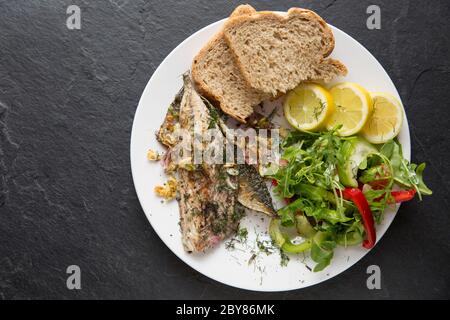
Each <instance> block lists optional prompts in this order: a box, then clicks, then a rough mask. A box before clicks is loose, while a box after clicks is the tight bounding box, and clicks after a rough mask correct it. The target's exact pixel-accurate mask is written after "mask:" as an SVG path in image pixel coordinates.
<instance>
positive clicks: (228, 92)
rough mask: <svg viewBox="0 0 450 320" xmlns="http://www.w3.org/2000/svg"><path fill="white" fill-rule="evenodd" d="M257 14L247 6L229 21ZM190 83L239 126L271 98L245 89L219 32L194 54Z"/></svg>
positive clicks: (241, 7) (242, 6)
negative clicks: (262, 103)
mask: <svg viewBox="0 0 450 320" xmlns="http://www.w3.org/2000/svg"><path fill="white" fill-rule="evenodd" d="M254 13H256V10H255V9H254V8H253V7H251V6H250V5H240V6H238V7H237V8H236V9H235V10H234V11H233V13H232V14H231V16H230V18H233V17H238V16H246V15H251V14H254ZM192 79H193V80H194V83H195V85H196V87H197V89H198V91H199V92H200V93H201V94H202V95H203V96H205V97H206V98H208V99H211V100H213V101H215V102H216V103H218V104H219V105H220V108H221V109H222V111H223V112H225V113H226V114H228V115H230V116H232V117H233V118H235V119H236V120H238V121H240V122H245V119H246V118H247V117H248V116H250V115H251V114H252V113H253V106H255V105H257V104H259V103H260V102H261V101H263V100H265V99H268V98H270V95H267V94H264V93H261V92H259V91H257V90H255V89H253V88H252V87H250V86H249V85H248V83H247V82H246V81H245V79H244V78H243V77H242V74H241V72H240V71H239V68H238V66H237V64H236V62H235V60H234V57H233V54H232V52H231V51H230V48H229V47H228V45H227V43H226V42H225V39H224V37H223V33H222V31H221V32H219V33H218V34H217V35H216V36H215V37H214V38H213V39H211V40H210V41H209V42H208V44H207V45H206V46H205V47H204V48H203V49H202V50H201V51H200V52H199V53H198V54H197V56H196V57H195V58H194V60H193V63H192Z"/></svg>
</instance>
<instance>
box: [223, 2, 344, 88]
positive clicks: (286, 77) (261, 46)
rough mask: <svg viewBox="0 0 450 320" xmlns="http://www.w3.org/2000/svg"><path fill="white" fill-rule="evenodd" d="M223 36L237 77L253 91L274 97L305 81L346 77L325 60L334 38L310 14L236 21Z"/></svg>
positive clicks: (260, 15)
mask: <svg viewBox="0 0 450 320" xmlns="http://www.w3.org/2000/svg"><path fill="white" fill-rule="evenodd" d="M223 33H224V38H225V40H226V42H227V44H228V46H229V47H230V49H231V51H232V53H233V55H234V56H235V61H236V63H237V64H238V67H239V70H240V71H241V74H242V76H243V77H244V78H245V80H246V82H247V83H248V84H249V85H250V86H251V87H252V88H254V89H256V90H257V91H258V92H263V93H266V94H271V95H272V96H276V95H278V94H279V93H285V92H287V91H288V90H291V89H293V88H294V87H296V86H297V85H298V84H299V83H300V82H302V81H305V80H308V79H317V78H318V77H319V76H322V77H323V78H322V79H324V80H325V79H327V80H330V79H331V78H333V77H334V76H336V75H345V74H346V68H345V66H344V65H343V64H342V63H340V62H338V61H337V60H333V61H329V60H326V59H325V58H326V57H328V56H329V55H330V54H331V52H332V51H333V49H334V36H333V33H332V31H331V29H330V28H329V27H328V25H327V24H326V22H325V21H324V20H323V19H322V18H321V17H320V16H318V15H317V14H316V13H314V12H313V11H310V10H306V9H300V8H291V9H290V10H289V11H288V13H287V15H279V14H276V13H273V12H258V13H254V14H251V15H245V16H236V17H233V18H230V19H229V20H228V21H227V22H226V24H225V27H224V29H223Z"/></svg>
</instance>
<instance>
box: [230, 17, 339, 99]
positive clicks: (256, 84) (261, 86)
mask: <svg viewBox="0 0 450 320" xmlns="http://www.w3.org/2000/svg"><path fill="white" fill-rule="evenodd" d="M292 19H300V20H306V21H311V22H314V24H315V25H319V28H320V30H319V31H320V33H321V34H322V40H321V45H322V47H321V48H320V49H321V51H320V54H319V56H320V55H321V58H319V60H317V63H320V62H321V61H322V60H323V59H325V58H326V57H328V56H329V55H330V54H331V53H332V51H333V49H334V46H335V40H334V36H333V33H332V31H331V28H330V27H329V26H328V25H327V23H326V22H325V21H324V20H323V19H322V18H321V17H320V16H319V15H317V14H316V13H315V12H313V11H311V10H307V9H301V8H291V9H289V10H288V12H287V14H286V15H280V14H278V13H274V12H270V11H262V12H257V13H255V14H252V15H246V16H237V17H233V18H230V19H229V20H228V21H227V22H226V23H225V26H224V29H223V32H224V38H225V40H226V42H227V44H228V46H229V47H230V48H231V51H232V53H233V56H234V58H235V60H236V63H237V65H238V67H239V70H240V71H241V73H242V75H243V77H244V78H245V80H246V82H247V83H249V84H250V85H251V86H252V87H253V88H255V89H257V90H259V91H260V92H264V93H271V94H272V95H273V96H275V95H277V94H278V93H279V92H282V93H284V92H286V91H287V90H290V89H292V88H293V87H295V86H296V85H297V84H298V82H299V81H304V80H307V78H308V77H304V78H303V79H297V81H295V82H296V83H293V82H292V83H291V84H290V85H280V86H278V87H277V86H276V85H275V83H273V82H272V83H273V87H271V88H269V86H268V84H267V83H268V82H269V81H265V82H264V80H262V79H263V78H261V77H262V76H260V74H259V68H258V76H255V70H252V71H250V70H251V69H249V68H248V63H246V62H245V61H242V60H241V58H242V56H243V53H242V52H243V47H239V45H238V44H236V43H234V41H233V34H234V33H235V32H236V29H238V28H239V27H244V26H245V27H248V26H249V25H251V24H253V23H255V22H256V23H257V22H262V23H264V22H267V21H268V20H270V21H273V22H275V23H279V24H280V25H283V24H285V23H286V22H289V21H290V20H292ZM247 36H248V35H247ZM241 41H242V40H241ZM238 42H239V41H238ZM241 43H242V42H241ZM236 46H238V47H239V48H237V47H236ZM253 48H254V47H253ZM253 48H252V49H253ZM266 49H267V48H266ZM254 51H256V52H258V49H255V50H254ZM244 52H245V51H244ZM265 52H267V51H264V53H263V55H264V54H265ZM244 60H245V59H244ZM247 60H248V59H247ZM341 65H342V64H341ZM265 66H267V64H266V65H265ZM342 66H343V65H342ZM343 67H344V69H345V66H343ZM262 68H264V66H262ZM339 69H341V71H340V72H343V71H344V69H342V68H337V69H336V70H339ZM345 70H346V69H345ZM265 72H266V71H265ZM261 81H263V82H262V83H261Z"/></svg>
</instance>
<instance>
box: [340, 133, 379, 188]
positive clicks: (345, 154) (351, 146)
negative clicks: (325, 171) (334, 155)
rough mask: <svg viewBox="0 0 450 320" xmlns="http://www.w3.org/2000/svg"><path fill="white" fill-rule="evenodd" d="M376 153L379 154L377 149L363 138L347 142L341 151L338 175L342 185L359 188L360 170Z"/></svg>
mask: <svg viewBox="0 0 450 320" xmlns="http://www.w3.org/2000/svg"><path fill="white" fill-rule="evenodd" d="M374 153H378V150H377V148H375V147H374V146H373V145H371V144H370V143H369V142H367V141H366V140H364V139H363V138H360V137H355V138H352V139H350V140H347V141H345V142H344V144H343V145H342V147H341V149H340V150H339V158H340V161H339V164H338V174H339V180H340V181H341V183H342V184H343V185H344V186H346V187H354V188H356V187H358V181H357V180H356V176H357V174H358V168H359V167H360V166H361V165H364V162H365V161H367V157H368V156H369V155H371V154H374Z"/></svg>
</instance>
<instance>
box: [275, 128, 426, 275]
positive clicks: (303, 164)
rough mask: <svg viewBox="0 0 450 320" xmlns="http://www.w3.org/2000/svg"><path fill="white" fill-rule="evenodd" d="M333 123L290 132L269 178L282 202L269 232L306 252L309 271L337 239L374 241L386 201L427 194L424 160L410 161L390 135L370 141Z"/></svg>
mask: <svg viewBox="0 0 450 320" xmlns="http://www.w3.org/2000/svg"><path fill="white" fill-rule="evenodd" d="M339 129H340V126H336V127H335V128H333V129H332V130H330V131H324V132H317V133H312V132H301V131H293V132H291V133H290V134H289V135H288V137H287V138H286V139H285V140H284V142H283V144H282V146H281V147H282V156H281V158H282V160H281V161H282V165H281V167H280V169H279V170H278V171H277V173H276V174H275V175H273V177H272V178H273V184H274V185H275V186H276V187H275V189H274V191H275V193H276V194H277V195H278V196H279V197H281V198H284V199H285V201H286V203H287V205H286V206H284V207H283V208H281V209H280V210H279V211H278V217H277V218H274V219H272V221H271V223H270V227H269V233H270V236H271V238H272V240H273V241H274V243H275V244H276V245H277V246H278V247H280V249H281V250H282V251H283V252H286V253H300V252H305V251H310V254H311V259H312V260H313V261H314V262H316V266H315V267H314V271H321V270H323V269H324V268H325V267H327V266H328V265H329V264H330V261H331V259H332V258H333V251H334V249H335V248H336V246H338V245H339V246H351V245H358V244H362V246H363V247H364V248H367V249H370V248H372V247H373V246H374V245H375V242H376V231H375V224H378V223H380V222H381V221H382V219H383V213H384V211H385V209H386V207H388V206H391V205H395V204H396V203H400V202H404V201H409V200H411V199H412V198H414V197H415V196H416V195H417V196H418V197H419V199H422V196H424V195H431V194H432V191H431V190H430V189H429V188H428V187H427V186H426V185H425V183H424V182H423V171H424V169H425V163H422V164H420V165H416V164H412V163H409V161H408V160H406V159H405V158H404V157H403V153H402V148H401V145H400V143H399V142H398V141H397V140H396V139H392V140H389V141H387V142H386V143H384V144H382V145H374V144H371V143H369V142H368V141H367V140H365V139H364V138H361V137H358V136H351V137H340V136H339V135H338V132H339ZM299 238H301V241H300V242H299V241H295V240H298V239H299Z"/></svg>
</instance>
